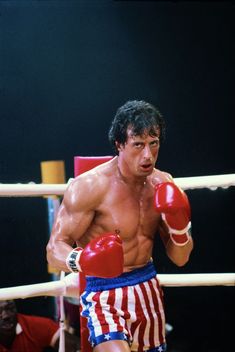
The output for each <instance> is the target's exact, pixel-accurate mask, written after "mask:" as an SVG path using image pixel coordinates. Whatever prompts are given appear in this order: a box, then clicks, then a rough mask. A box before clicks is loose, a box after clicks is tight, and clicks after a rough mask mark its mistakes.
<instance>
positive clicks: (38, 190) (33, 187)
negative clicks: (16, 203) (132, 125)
mask: <svg viewBox="0 0 235 352" xmlns="http://www.w3.org/2000/svg"><path fill="white" fill-rule="evenodd" d="M71 181H72V179H70V180H69V181H68V183H66V184H35V183H33V182H30V183H28V184H21V183H17V184H7V183H6V184H3V183H1V184H0V197H16V196H17V197H31V196H48V195H58V196H60V195H63V194H64V192H65V190H66V188H67V187H68V184H69V183H70V182H71ZM174 181H175V183H176V184H177V185H178V186H180V187H181V188H182V189H184V190H186V189H198V188H209V189H211V190H215V189H217V188H218V187H222V188H228V187H231V186H235V174H227V175H215V176H195V177H180V178H175V179H174Z"/></svg>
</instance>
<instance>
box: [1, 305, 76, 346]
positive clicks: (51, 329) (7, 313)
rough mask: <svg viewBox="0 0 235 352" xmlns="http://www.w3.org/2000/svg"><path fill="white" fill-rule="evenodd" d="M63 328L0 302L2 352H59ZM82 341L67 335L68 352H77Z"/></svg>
mask: <svg viewBox="0 0 235 352" xmlns="http://www.w3.org/2000/svg"><path fill="white" fill-rule="evenodd" d="M59 337H60V332H59V324H58V323H57V322H55V321H54V320H52V319H50V318H46V317H40V316H32V315H25V314H20V313H18V312H17V309H16V305H15V302H14V301H12V300H9V301H0V352H43V351H44V350H45V349H46V348H48V349H49V348H50V350H54V351H57V350H58V347H59ZM79 347H80V339H79V338H78V337H77V336H75V335H72V334H70V333H69V332H67V331H65V349H66V352H77V351H79Z"/></svg>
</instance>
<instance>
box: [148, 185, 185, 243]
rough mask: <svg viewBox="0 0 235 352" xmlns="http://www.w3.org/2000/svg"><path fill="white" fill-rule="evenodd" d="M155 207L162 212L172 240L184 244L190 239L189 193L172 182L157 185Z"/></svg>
mask: <svg viewBox="0 0 235 352" xmlns="http://www.w3.org/2000/svg"><path fill="white" fill-rule="evenodd" d="M155 191H156V193H155V199H154V200H155V208H156V210H157V211H158V212H159V213H161V214H162V218H163V220H164V222H165V223H166V225H167V227H168V229H169V233H170V236H171V239H172V241H173V242H174V243H175V244H176V245H178V246H184V245H185V244H186V243H187V242H188V241H189V233H188V230H189V229H190V227H191V222H190V204H189V201H188V197H187V195H186V194H185V193H184V191H182V190H181V189H180V188H179V187H177V186H176V185H175V184H174V183H172V182H165V183H160V184H158V185H156V186H155Z"/></svg>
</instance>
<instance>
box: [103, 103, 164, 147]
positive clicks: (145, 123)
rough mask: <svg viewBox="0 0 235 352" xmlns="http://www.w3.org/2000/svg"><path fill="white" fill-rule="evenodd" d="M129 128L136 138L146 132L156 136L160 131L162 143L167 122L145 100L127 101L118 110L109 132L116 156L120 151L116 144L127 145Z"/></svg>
mask: <svg viewBox="0 0 235 352" xmlns="http://www.w3.org/2000/svg"><path fill="white" fill-rule="evenodd" d="M129 127H130V128H131V129H132V132H133V133H134V135H136V136H137V135H138V136H141V135H143V134H144V133H146V132H147V133H148V134H149V135H150V136H156V135H157V129H159V130H160V142H161V141H162V140H163V139H164V137H165V121H164V119H163V117H162V114H161V113H160V111H159V110H158V109H157V108H156V107H155V106H153V105H152V104H150V103H147V102H145V101H143V100H131V101H127V102H126V103H125V104H124V105H122V106H121V107H120V108H119V109H118V110H117V112H116V115H115V116H114V119H113V121H112V123H111V127H110V130H109V135H108V136H109V141H110V143H111V145H112V148H113V149H114V152H115V153H116V154H118V150H117V148H116V143H115V142H118V143H120V144H125V143H126V141H127V129H128V128H129Z"/></svg>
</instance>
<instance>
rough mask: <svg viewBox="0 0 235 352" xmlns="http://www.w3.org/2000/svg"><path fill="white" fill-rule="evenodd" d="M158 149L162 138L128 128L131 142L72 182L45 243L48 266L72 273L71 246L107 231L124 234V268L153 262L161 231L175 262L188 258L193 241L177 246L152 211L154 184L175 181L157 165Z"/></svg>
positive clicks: (80, 243)
mask: <svg viewBox="0 0 235 352" xmlns="http://www.w3.org/2000/svg"><path fill="white" fill-rule="evenodd" d="M159 147H160V144H159V138H158V137H156V136H150V135H147V134H145V135H143V136H135V135H133V134H132V131H131V129H129V130H128V139H127V142H126V143H125V144H124V145H118V144H117V148H118V150H119V155H118V156H116V157H115V158H114V159H112V160H111V161H109V162H107V163H105V164H102V165H100V166H98V167H96V168H95V169H93V170H91V171H89V172H86V173H84V174H82V175H80V176H79V177H77V178H75V179H74V180H73V181H72V182H71V184H70V185H69V187H68V189H67V190H66V192H65V194H64V199H63V202H62V204H61V206H60V209H59V212H58V215H57V218H56V221H55V223H54V226H53V230H52V234H51V238H50V241H49V243H48V245H47V258H48V262H49V264H50V265H52V266H53V267H55V268H57V269H59V270H63V271H66V272H68V268H67V266H66V263H65V259H66V257H67V256H68V254H69V252H70V251H71V249H72V245H73V244H74V243H75V242H76V244H77V245H78V246H81V247H84V246H85V245H86V244H88V243H89V241H90V240H91V239H93V238H95V237H97V236H100V235H102V234H104V233H107V232H113V233H117V234H118V235H119V236H120V237H121V238H122V241H123V251H124V271H125V272H127V271H130V270H133V269H135V268H139V267H142V266H144V265H145V264H146V263H147V262H148V261H149V260H150V258H151V255H152V247H153V239H154V236H155V235H156V233H157V232H159V233H160V235H161V237H162V240H163V242H164V244H165V246H166V252H167V255H168V256H169V257H170V259H171V260H172V261H173V262H174V263H175V264H177V265H179V266H181V265H184V264H185V263H186V262H187V261H188V258H189V254H190V252H191V250H192V246H193V245H192V240H191V239H190V241H189V243H187V245H185V246H183V247H178V246H175V245H174V244H173V243H172V242H171V240H170V237H169V234H168V231H167V229H166V226H165V225H164V223H163V222H162V220H161V215H160V214H158V213H157V212H156V210H155V209H154V205H153V203H154V201H153V200H154V185H155V184H157V183H160V182H166V181H171V182H173V179H172V177H171V176H170V175H169V174H167V173H165V172H162V171H159V170H157V169H155V168H154V165H155V163H156V161H157V157H158V151H159Z"/></svg>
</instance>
